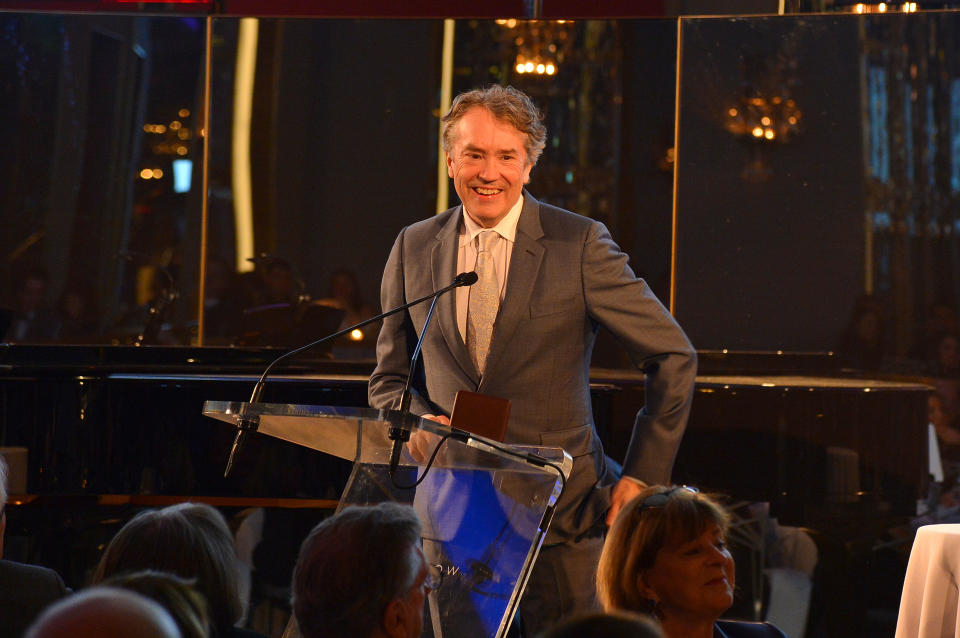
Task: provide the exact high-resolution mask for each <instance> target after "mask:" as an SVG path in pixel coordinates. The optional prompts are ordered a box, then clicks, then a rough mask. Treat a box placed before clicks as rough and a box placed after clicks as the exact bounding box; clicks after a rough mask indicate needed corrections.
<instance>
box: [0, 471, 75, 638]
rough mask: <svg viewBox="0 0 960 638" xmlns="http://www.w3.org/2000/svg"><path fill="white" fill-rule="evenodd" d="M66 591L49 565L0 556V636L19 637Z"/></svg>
mask: <svg viewBox="0 0 960 638" xmlns="http://www.w3.org/2000/svg"><path fill="white" fill-rule="evenodd" d="M6 505H7V463H6V461H5V460H4V459H3V456H0V558H2V557H3V535H4V532H5V531H6V528H7V507H6ZM66 594H67V588H66V587H65V586H64V584H63V579H61V578H60V575H59V574H57V572H55V571H53V570H52V569H47V568H46V567H38V566H36V565H24V564H22V563H15V562H13V561H9V560H0V618H2V619H3V622H0V638H7V637H10V638H20V636H22V635H23V632H24V630H26V628H27V627H28V626H29V625H30V623H31V622H33V619H34V618H36V617H37V616H38V615H39V614H40V612H41V611H43V609H44V608H45V607H46V606H47V605H49V604H50V603H52V602H54V601H56V600H57V599H59V598H62V597H63V596H65V595H66Z"/></svg>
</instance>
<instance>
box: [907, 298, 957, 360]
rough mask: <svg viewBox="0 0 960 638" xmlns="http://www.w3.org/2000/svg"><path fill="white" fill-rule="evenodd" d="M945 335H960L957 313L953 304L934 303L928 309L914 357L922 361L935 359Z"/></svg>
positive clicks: (918, 336)
mask: <svg viewBox="0 0 960 638" xmlns="http://www.w3.org/2000/svg"><path fill="white" fill-rule="evenodd" d="M945 334H960V326H958V325H957V313H956V312H955V311H954V309H953V304H950V303H946V302H937V303H933V304H931V305H930V307H929V308H928V309H927V316H926V318H925V320H924V323H923V327H922V329H921V332H920V334H919V335H917V343H916V345H915V347H914V350H913V355H914V357H915V358H917V359H921V360H931V359H934V358H935V354H934V353H935V352H936V351H937V344H938V343H939V341H940V337H942V336H943V335H945Z"/></svg>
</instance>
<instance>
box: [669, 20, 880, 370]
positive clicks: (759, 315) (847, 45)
mask: <svg viewBox="0 0 960 638" xmlns="http://www.w3.org/2000/svg"><path fill="white" fill-rule="evenodd" d="M683 39H684V47H683V56H684V57H683V94H682V96H681V104H682V107H681V108H682V111H681V115H680V117H681V140H680V153H679V176H678V180H679V182H678V191H679V198H678V205H677V210H678V224H679V235H678V268H677V281H676V287H677V300H676V310H675V312H676V315H677V318H678V319H679V321H680V323H681V324H682V325H683V326H684V328H685V329H686V330H687V332H688V334H689V335H690V338H691V340H692V341H693V343H694V344H695V345H696V346H697V347H698V348H701V349H718V348H730V349H758V350H777V349H783V350H805V351H817V350H821V351H822V350H829V349H831V348H833V347H835V345H836V342H837V340H838V339H839V336H840V333H841V332H842V331H843V328H844V325H845V323H846V321H847V316H848V314H849V313H850V310H851V308H852V307H853V303H854V300H855V298H856V297H857V296H858V295H859V294H861V293H862V292H863V278H864V212H863V211H864V185H863V162H862V157H863V147H862V143H861V135H862V131H861V126H862V123H861V118H860V108H861V107H860V81H859V77H858V73H859V66H858V55H857V46H858V44H857V43H858V38H857V33H856V24H855V22H854V21H852V20H838V19H836V18H830V17H826V16H824V17H813V18H805V19H803V20H796V21H782V20H781V21H777V20H751V21H746V20H712V21H706V20H694V21H690V22H688V23H687V24H686V27H685V29H684V33H683ZM825 43H829V44H830V46H829V47H826V46H824V44H825ZM748 52H749V55H750V58H747V57H746V56H747V54H748ZM757 68H761V69H766V70H765V71H764V73H767V74H770V73H780V74H781V76H782V78H783V81H784V82H787V83H790V86H791V92H792V94H793V97H794V98H795V100H796V102H797V105H798V107H799V108H800V110H801V112H802V116H803V117H802V132H801V133H800V134H798V135H796V136H795V137H794V138H793V139H791V140H790V141H789V142H787V143H784V144H769V145H766V148H764V149H763V150H762V151H761V158H762V159H763V161H764V162H765V163H766V164H767V165H768V167H769V168H770V169H771V176H770V178H769V179H768V180H766V181H761V182H751V181H749V180H746V179H744V178H743V176H742V173H743V169H744V167H745V166H746V165H747V164H748V162H750V161H751V160H752V159H753V158H754V155H753V154H752V153H753V150H752V148H751V145H750V144H748V143H745V142H744V141H743V140H738V138H736V137H735V136H734V135H733V134H732V133H730V132H729V131H727V130H726V129H725V127H724V118H725V114H726V112H727V109H728V108H729V107H730V106H732V105H734V104H735V103H736V100H737V99H738V98H739V94H738V93H737V92H736V87H738V86H744V85H745V84H749V83H751V82H752V81H753V80H751V78H750V75H751V73H754V72H755V70H756V69H757ZM825 70H828V71H826V72H825Z"/></svg>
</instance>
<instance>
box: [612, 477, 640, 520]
mask: <svg viewBox="0 0 960 638" xmlns="http://www.w3.org/2000/svg"><path fill="white" fill-rule="evenodd" d="M645 489H647V484H646V483H644V482H642V481H638V480H635V479H632V478H627V477H623V478H621V479H620V480H619V481H617V484H616V485H614V486H613V493H612V494H611V495H610V509H609V510H607V527H610V526H611V525H613V521H614V520H615V519H616V518H617V514H619V513H620V509H621V508H622V507H623V506H624V505H626V504H627V503H629V502H630V500H631V499H632V498H633V497H635V496H637V495H638V494H640V492H642V491H643V490H645Z"/></svg>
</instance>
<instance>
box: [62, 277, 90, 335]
mask: <svg viewBox="0 0 960 638" xmlns="http://www.w3.org/2000/svg"><path fill="white" fill-rule="evenodd" d="M57 314H58V319H59V324H60V327H59V331H58V332H57V341H58V342H60V343H96V342H97V341H98V340H99V339H98V336H99V332H100V330H99V322H100V311H99V310H98V309H97V301H96V291H95V290H94V288H93V286H91V285H90V284H87V283H83V282H74V283H69V284H67V285H66V286H65V287H64V289H63V292H62V293H60V301H59V303H58V304H57Z"/></svg>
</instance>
